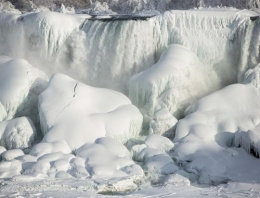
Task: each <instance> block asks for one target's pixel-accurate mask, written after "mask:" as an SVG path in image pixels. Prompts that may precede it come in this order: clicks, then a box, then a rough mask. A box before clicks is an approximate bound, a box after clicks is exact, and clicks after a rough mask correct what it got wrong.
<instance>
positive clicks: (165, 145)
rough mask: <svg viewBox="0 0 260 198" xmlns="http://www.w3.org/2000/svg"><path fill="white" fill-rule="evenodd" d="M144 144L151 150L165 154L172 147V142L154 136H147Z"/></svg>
mask: <svg viewBox="0 0 260 198" xmlns="http://www.w3.org/2000/svg"><path fill="white" fill-rule="evenodd" d="M145 144H146V145H147V146H149V147H151V148H154V149H158V150H161V151H165V152H167V151H169V150H171V149H172V148H173V146H174V144H173V142H172V141H171V140H170V139H168V138H166V137H163V136H160V135H155V134H153V135H149V136H147V138H146V139H145Z"/></svg>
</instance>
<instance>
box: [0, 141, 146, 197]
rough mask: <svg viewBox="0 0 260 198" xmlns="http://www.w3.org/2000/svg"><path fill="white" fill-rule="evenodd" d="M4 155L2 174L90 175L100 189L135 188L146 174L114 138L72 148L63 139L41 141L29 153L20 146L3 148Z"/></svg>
mask: <svg viewBox="0 0 260 198" xmlns="http://www.w3.org/2000/svg"><path fill="white" fill-rule="evenodd" d="M114 149H118V150H114ZM3 150H4V149H3ZM39 150H40V152H39ZM1 155H2V158H3V160H2V162H0V178H9V177H14V180H23V179H26V178H29V179H30V180H31V181H33V180H38V179H46V178H49V179H51V178H52V179H55V178H60V179H73V178H74V179H75V178H78V179H89V180H92V181H94V182H95V183H96V184H97V190H98V191H99V192H118V191H128V190H136V189H137V188H138V185H137V183H140V181H141V179H142V178H143V177H144V172H143V170H142V168H141V166H139V165H138V164H136V163H135V162H134V161H133V160H132V155H131V154H130V153H129V151H128V150H127V149H126V147H125V146H124V145H123V144H121V143H119V142H117V141H116V140H113V139H111V138H100V139H97V140H96V143H86V144H84V145H83V146H81V147H80V148H78V149H76V150H74V151H71V152H68V151H67V150H66V148H65V144H63V143H62V142H56V143H52V144H51V143H44V142H42V143H40V144H37V145H36V146H35V147H34V148H33V149H32V150H31V152H30V154H27V155H25V154H24V153H23V151H22V150H20V149H13V150H9V151H3V153H2V154H1ZM123 184H124V185H125V186H123Z"/></svg>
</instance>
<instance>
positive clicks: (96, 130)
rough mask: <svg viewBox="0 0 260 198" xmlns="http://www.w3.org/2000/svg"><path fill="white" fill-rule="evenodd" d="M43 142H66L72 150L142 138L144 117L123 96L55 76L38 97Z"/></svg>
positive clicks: (63, 76)
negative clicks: (107, 139)
mask: <svg viewBox="0 0 260 198" xmlns="http://www.w3.org/2000/svg"><path fill="white" fill-rule="evenodd" d="M39 111H40V122H41V127H42V132H43V133H44V134H45V136H44V140H45V141H47V142H54V141H61V140H64V141H66V142H67V143H68V145H69V146H70V147H71V148H72V149H75V148H79V147H80V146H82V145H83V144H84V143H86V142H92V143H93V142H94V141H95V140H96V139H97V138H100V137H113V138H115V139H117V140H119V141H121V142H125V141H127V140H128V139H130V138H135V137H137V136H138V135H139V133H140V132H141V128H142V122H143V116H142V115H141V113H140V112H139V110H138V109H137V108H136V107H135V106H134V105H132V103H131V101H130V100H129V99H128V98H127V97H126V96H124V95H123V94H121V93H119V92H116V91H113V90H108V89H102V88H94V87H91V86H88V85H85V84H83V83H81V82H79V81H76V80H74V79H72V78H70V77H68V76H66V75H63V74H55V75H54V76H53V77H52V78H51V80H50V82H49V85H48V87H47V89H46V90H45V91H44V92H43V93H42V94H41V95H40V96H39Z"/></svg>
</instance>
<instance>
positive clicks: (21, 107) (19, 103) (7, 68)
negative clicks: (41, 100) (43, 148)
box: [0, 56, 47, 123]
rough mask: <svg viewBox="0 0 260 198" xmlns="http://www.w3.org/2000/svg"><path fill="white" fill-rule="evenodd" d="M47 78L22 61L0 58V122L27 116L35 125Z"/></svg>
mask: <svg viewBox="0 0 260 198" xmlns="http://www.w3.org/2000/svg"><path fill="white" fill-rule="evenodd" d="M46 85H47V77H46V76H45V74H44V73H42V72H41V71H39V70H38V69H35V68H33V67H32V66H31V65H30V64H29V63H28V62H27V61H25V60H23V59H12V58H10V57H6V56H1V57H0V121H2V120H8V119H12V118H14V117H19V116H28V117H30V118H31V119H32V120H33V121H34V122H35V123H36V121H37V116H38V111H37V107H38V95H39V94H40V93H41V92H42V91H43V89H45V87H46Z"/></svg>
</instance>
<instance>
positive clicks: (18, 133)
mask: <svg viewBox="0 0 260 198" xmlns="http://www.w3.org/2000/svg"><path fill="white" fill-rule="evenodd" d="M36 137H37V133H36V129H35V127H34V124H33V122H32V121H31V119H30V118H26V117H21V118H16V119H13V120H8V121H2V122H0V145H1V146H3V147H5V148H6V149H25V148H29V147H31V146H32V145H33V143H34V140H35V139H36Z"/></svg>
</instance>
